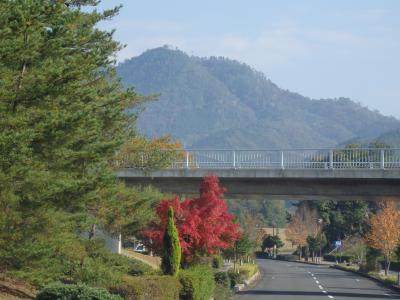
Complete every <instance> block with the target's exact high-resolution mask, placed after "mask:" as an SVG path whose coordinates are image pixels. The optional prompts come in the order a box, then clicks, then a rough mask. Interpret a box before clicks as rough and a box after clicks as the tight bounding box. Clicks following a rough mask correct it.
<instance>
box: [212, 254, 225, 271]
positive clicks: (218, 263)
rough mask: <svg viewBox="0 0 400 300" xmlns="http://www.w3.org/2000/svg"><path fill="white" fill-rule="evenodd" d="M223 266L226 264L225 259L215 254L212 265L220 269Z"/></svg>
mask: <svg viewBox="0 0 400 300" xmlns="http://www.w3.org/2000/svg"><path fill="white" fill-rule="evenodd" d="M223 266H224V259H223V258H222V257H221V256H219V255H217V256H214V257H213V260H212V267H213V268H214V269H219V268H222V267H223Z"/></svg>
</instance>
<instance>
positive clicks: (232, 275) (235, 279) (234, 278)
mask: <svg viewBox="0 0 400 300" xmlns="http://www.w3.org/2000/svg"><path fill="white" fill-rule="evenodd" d="M228 276H229V279H230V281H231V288H234V287H235V285H236V284H239V283H242V282H243V281H242V279H241V278H240V274H239V273H237V272H235V271H233V270H230V271H228Z"/></svg>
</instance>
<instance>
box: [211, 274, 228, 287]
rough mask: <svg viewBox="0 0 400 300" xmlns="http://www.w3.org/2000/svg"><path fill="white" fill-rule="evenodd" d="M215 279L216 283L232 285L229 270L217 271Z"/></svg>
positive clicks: (226, 285)
mask: <svg viewBox="0 0 400 300" xmlns="http://www.w3.org/2000/svg"><path fill="white" fill-rule="evenodd" d="M214 280H215V283H216V284H219V285H222V286H225V287H230V286H231V280H230V278H229V275H228V273H227V272H217V273H215V274H214Z"/></svg>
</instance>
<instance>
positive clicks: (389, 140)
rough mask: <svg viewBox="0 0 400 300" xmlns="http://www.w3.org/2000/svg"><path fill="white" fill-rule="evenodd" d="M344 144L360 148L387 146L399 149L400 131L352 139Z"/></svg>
mask: <svg viewBox="0 0 400 300" xmlns="http://www.w3.org/2000/svg"><path fill="white" fill-rule="evenodd" d="M344 144H346V145H349V144H359V145H361V146H368V145H370V146H371V145H387V146H390V147H392V148H400V129H394V130H390V131H387V132H384V133H382V134H380V135H378V136H376V137H373V138H354V139H351V140H348V141H346V142H345V143H344Z"/></svg>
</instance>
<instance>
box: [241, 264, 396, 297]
mask: <svg viewBox="0 0 400 300" xmlns="http://www.w3.org/2000/svg"><path fill="white" fill-rule="evenodd" d="M257 263H258V265H259V267H260V270H261V272H262V273H263V274H264V277H263V279H262V280H261V281H260V282H259V283H258V284H257V285H256V286H255V287H254V288H253V289H251V290H248V291H242V292H240V293H239V294H238V295H237V296H236V298H235V300H258V299H260V300H261V299H262V300H268V299H269V300H291V299H295V300H297V299H298V300H329V299H338V300H356V299H360V300H361V299H385V300H387V299H400V294H397V293H396V292H394V291H392V290H390V289H387V288H385V287H383V286H380V285H379V284H377V283H375V282H374V281H372V280H369V279H367V278H364V277H361V276H358V275H356V274H353V273H349V272H344V271H340V270H336V269H332V268H329V267H328V266H314V265H306V264H300V263H292V262H284V261H275V260H269V259H260V260H258V262H257Z"/></svg>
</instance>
